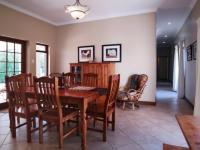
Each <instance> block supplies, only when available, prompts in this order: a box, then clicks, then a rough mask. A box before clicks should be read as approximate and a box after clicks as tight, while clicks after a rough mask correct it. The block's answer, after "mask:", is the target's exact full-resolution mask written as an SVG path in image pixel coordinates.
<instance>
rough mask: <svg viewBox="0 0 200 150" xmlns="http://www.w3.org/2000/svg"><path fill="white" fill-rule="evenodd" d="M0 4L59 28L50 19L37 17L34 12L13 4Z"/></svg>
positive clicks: (1, 2) (0, 2) (2, 2)
mask: <svg viewBox="0 0 200 150" xmlns="http://www.w3.org/2000/svg"><path fill="white" fill-rule="evenodd" d="M0 4H2V5H4V6H7V7H9V8H12V9H14V10H16V11H19V12H21V13H23V14H26V15H29V16H31V17H34V18H37V19H39V20H41V21H44V22H47V23H49V24H51V25H54V26H57V24H56V23H55V22H52V21H50V20H48V19H46V18H44V17H41V16H39V15H37V14H35V13H32V12H30V11H28V10H26V9H23V8H20V7H18V6H16V5H13V4H11V3H9V2H6V1H0Z"/></svg>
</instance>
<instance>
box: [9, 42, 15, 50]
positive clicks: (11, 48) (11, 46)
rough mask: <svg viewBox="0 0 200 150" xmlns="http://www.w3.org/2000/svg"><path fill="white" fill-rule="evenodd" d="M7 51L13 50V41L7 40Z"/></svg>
mask: <svg viewBox="0 0 200 150" xmlns="http://www.w3.org/2000/svg"><path fill="white" fill-rule="evenodd" d="M8 52H14V43H10V42H8Z"/></svg>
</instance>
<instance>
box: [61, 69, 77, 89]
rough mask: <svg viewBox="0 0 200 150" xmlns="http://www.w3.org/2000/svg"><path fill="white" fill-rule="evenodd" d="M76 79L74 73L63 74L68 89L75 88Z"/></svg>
mask: <svg viewBox="0 0 200 150" xmlns="http://www.w3.org/2000/svg"><path fill="white" fill-rule="evenodd" d="M75 77H76V76H75V74H74V73H71V72H68V73H63V82H64V85H65V86H66V87H71V86H74V85H75V84H76V82H75Z"/></svg>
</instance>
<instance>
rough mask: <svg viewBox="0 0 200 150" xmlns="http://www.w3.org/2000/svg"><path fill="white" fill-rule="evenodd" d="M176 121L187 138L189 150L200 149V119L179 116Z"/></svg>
mask: <svg viewBox="0 0 200 150" xmlns="http://www.w3.org/2000/svg"><path fill="white" fill-rule="evenodd" d="M176 119H177V121H178V123H179V126H180V128H181V130H182V132H183V135H184V136H185V139H186V141H187V143H188V146H189V149H191V150H199V149H200V117H198V116H191V115H177V116H176Z"/></svg>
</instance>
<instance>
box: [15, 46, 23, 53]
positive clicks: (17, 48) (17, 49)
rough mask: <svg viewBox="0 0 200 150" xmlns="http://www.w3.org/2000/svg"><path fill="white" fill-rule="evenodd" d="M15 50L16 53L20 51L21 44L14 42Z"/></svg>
mask: <svg viewBox="0 0 200 150" xmlns="http://www.w3.org/2000/svg"><path fill="white" fill-rule="evenodd" d="M15 52H16V53H21V52H22V45H21V44H15Z"/></svg>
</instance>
